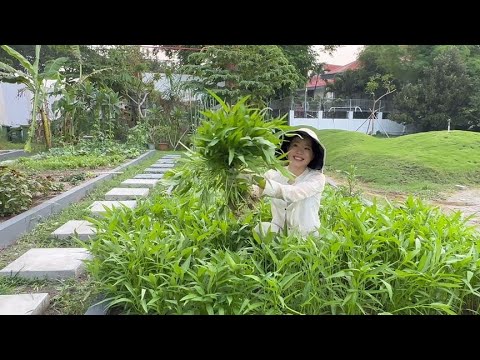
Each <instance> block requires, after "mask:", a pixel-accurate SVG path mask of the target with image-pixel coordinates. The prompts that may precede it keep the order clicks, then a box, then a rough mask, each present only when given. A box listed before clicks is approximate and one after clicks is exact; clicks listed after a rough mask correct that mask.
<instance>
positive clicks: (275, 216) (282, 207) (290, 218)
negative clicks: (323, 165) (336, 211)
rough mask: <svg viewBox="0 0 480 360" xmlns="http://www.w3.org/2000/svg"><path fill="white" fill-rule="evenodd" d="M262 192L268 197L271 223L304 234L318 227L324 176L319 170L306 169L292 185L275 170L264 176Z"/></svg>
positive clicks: (314, 230)
mask: <svg viewBox="0 0 480 360" xmlns="http://www.w3.org/2000/svg"><path fill="white" fill-rule="evenodd" d="M265 180H266V184H265V189H264V190H263V193H262V195H264V196H270V197H271V198H272V199H271V205H272V223H273V224H275V225H277V226H279V227H280V228H281V229H283V228H284V225H285V223H286V224H287V228H288V229H289V230H290V229H292V230H295V229H296V230H298V231H300V233H302V234H304V235H306V234H309V233H312V232H316V231H317V230H318V228H319V227H320V217H319V215H318V211H319V209H320V200H321V196H322V192H323V189H324V187H325V175H324V174H323V173H322V172H321V171H319V170H312V169H310V168H308V167H307V168H306V169H305V171H304V172H303V173H302V174H301V175H300V176H297V177H296V178H295V181H294V182H293V184H291V185H290V184H289V183H288V178H286V177H285V176H283V175H282V174H281V173H280V172H279V171H277V170H274V169H272V170H269V171H267V172H266V173H265Z"/></svg>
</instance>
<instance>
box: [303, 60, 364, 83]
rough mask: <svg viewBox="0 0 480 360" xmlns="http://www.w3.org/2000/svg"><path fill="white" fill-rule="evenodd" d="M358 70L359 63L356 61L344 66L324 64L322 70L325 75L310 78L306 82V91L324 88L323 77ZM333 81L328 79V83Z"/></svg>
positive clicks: (324, 80)
mask: <svg viewBox="0 0 480 360" xmlns="http://www.w3.org/2000/svg"><path fill="white" fill-rule="evenodd" d="M358 68H360V62H359V61H358V60H355V61H352V62H351V63H348V64H346V65H333V64H325V66H324V69H325V74H324V75H315V76H312V77H311V78H310V80H309V81H308V82H307V85H306V87H307V89H309V90H312V89H314V88H315V87H316V88H317V89H318V88H320V87H325V86H327V82H326V79H324V78H322V77H323V76H325V75H336V74H340V73H342V72H345V71H347V70H357V69H358ZM334 81H335V79H334V78H333V77H330V76H329V78H328V82H329V83H333V82H334Z"/></svg>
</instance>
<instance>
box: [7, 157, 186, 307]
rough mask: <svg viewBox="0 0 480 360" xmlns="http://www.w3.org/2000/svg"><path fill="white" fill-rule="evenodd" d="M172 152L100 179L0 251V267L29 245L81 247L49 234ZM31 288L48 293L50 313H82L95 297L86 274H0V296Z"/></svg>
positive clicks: (26, 290) (82, 217) (81, 216)
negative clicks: (55, 276)
mask: <svg viewBox="0 0 480 360" xmlns="http://www.w3.org/2000/svg"><path fill="white" fill-rule="evenodd" d="M175 153H180V152H173V151H167V152H163V151H157V152H156V153H155V154H154V155H153V156H151V157H150V158H148V159H146V160H145V161H143V162H141V163H140V164H138V165H136V166H133V167H130V168H129V169H127V170H126V171H125V172H124V173H123V174H120V175H118V176H116V177H115V178H113V179H111V180H107V181H104V182H102V183H101V184H100V185H99V186H98V187H97V188H95V189H94V190H93V191H92V192H91V193H90V194H88V195H87V196H86V197H85V198H83V199H82V200H81V201H79V202H76V203H73V204H71V205H70V206H68V207H66V208H65V209H63V210H62V211H61V212H59V213H57V214H55V215H52V216H50V217H49V218H47V219H46V221H44V222H42V223H40V224H38V225H37V226H35V228H34V229H33V230H32V231H30V232H29V233H27V234H25V235H24V236H22V237H21V238H20V239H18V241H17V242H16V243H15V244H13V245H11V246H9V247H8V248H6V249H3V250H1V251H0V268H3V267H5V266H7V265H8V264H9V263H11V262H12V261H14V260H15V259H17V258H18V257H19V256H21V255H23V254H24V253H25V252H26V251H28V250H29V249H32V248H53V247H77V246H78V247H80V246H81V245H80V244H78V243H76V240H73V239H72V240H63V241H59V240H54V239H52V238H51V237H50V234H51V233H52V232H53V231H54V230H55V229H57V228H58V227H60V226H61V225H63V224H65V223H66V222H67V221H69V220H74V219H75V220H81V219H84V218H85V217H86V216H90V213H89V211H88V207H89V205H90V204H91V203H92V202H93V201H97V200H105V193H106V192H108V191H109V190H110V189H112V188H113V187H116V186H118V185H119V184H120V183H121V182H122V181H124V180H126V179H129V178H132V177H133V176H135V175H136V174H140V173H141V172H142V171H143V170H144V169H145V168H147V167H148V166H149V165H151V164H153V163H154V162H156V161H157V160H158V159H159V158H161V157H163V156H164V155H166V154H175ZM157 191H160V190H159V189H155V191H154V192H152V193H153V194H154V193H155V192H157ZM77 241H78V240H77ZM30 291H35V292H49V293H51V297H52V298H51V305H50V308H49V310H48V312H49V313H52V314H83V313H85V311H86V310H87V309H88V307H89V306H90V305H92V304H93V302H94V299H95V298H96V296H97V294H96V291H95V289H94V286H93V284H92V282H91V281H90V279H89V278H88V277H86V276H84V277H82V278H80V279H73V280H72V279H68V280H38V279H37V280H25V279H19V278H8V277H0V295H7V294H19V293H25V292H30Z"/></svg>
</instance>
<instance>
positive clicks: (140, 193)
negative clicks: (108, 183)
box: [105, 188, 150, 200]
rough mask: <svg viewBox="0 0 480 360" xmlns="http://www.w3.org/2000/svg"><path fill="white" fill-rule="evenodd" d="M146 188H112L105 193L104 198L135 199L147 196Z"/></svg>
mask: <svg viewBox="0 0 480 360" xmlns="http://www.w3.org/2000/svg"><path fill="white" fill-rule="evenodd" d="M149 192H150V189H148V188H113V189H112V190H110V191H109V192H107V193H106V194H105V200H135V199H138V198H142V197H143V198H144V197H147V196H148V193H149Z"/></svg>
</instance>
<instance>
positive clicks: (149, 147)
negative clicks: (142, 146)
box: [147, 143, 155, 150]
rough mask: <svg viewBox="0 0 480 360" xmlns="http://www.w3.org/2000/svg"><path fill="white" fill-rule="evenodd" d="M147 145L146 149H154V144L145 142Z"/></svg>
mask: <svg viewBox="0 0 480 360" xmlns="http://www.w3.org/2000/svg"><path fill="white" fill-rule="evenodd" d="M147 145H148V150H155V144H150V143H149V144H147Z"/></svg>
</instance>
